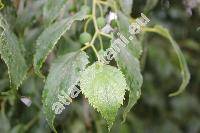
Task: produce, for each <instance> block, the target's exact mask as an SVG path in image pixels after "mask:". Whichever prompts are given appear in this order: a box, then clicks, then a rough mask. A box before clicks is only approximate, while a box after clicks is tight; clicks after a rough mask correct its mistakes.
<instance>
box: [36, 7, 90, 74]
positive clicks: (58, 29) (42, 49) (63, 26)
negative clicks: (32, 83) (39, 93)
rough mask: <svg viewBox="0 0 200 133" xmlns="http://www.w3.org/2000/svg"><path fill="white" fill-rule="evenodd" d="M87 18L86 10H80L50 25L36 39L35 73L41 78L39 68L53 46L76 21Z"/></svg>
mask: <svg viewBox="0 0 200 133" xmlns="http://www.w3.org/2000/svg"><path fill="white" fill-rule="evenodd" d="M86 17H87V10H85V9H82V10H81V11H80V12H78V13H76V14H75V15H74V16H72V17H70V18H67V19H64V20H61V21H59V22H56V23H54V24H52V25H50V26H49V27H48V28H47V29H45V30H44V31H43V33H42V34H41V35H40V36H39V37H38V39H37V42H36V43H37V46H36V53H35V55H34V68H35V72H36V73H37V74H38V75H40V76H42V74H41V73H40V68H41V67H42V64H43V62H44V61H45V59H46V57H47V55H48V54H49V53H50V52H51V51H52V50H53V48H54V46H55V45H56V43H57V42H58V40H59V39H60V38H61V36H62V35H63V34H64V33H65V32H66V31H67V30H69V29H70V27H71V25H72V23H73V22H74V21H76V20H83V19H85V18H86Z"/></svg>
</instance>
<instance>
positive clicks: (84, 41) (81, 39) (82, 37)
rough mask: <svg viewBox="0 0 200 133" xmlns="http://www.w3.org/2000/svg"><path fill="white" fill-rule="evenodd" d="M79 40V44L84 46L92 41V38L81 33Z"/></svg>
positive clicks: (87, 34) (85, 33)
mask: <svg viewBox="0 0 200 133" xmlns="http://www.w3.org/2000/svg"><path fill="white" fill-rule="evenodd" d="M79 40H80V42H81V43H83V44H85V43H87V42H90V41H91V40H92V36H91V35H90V34H89V33H87V32H83V33H81V35H80V38H79Z"/></svg>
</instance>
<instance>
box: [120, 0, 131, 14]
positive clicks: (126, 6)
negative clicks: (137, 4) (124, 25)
mask: <svg viewBox="0 0 200 133" xmlns="http://www.w3.org/2000/svg"><path fill="white" fill-rule="evenodd" d="M119 4H120V6H121V9H122V11H123V12H124V13H125V14H126V15H128V16H129V15H130V14H131V12H132V6H133V0H119Z"/></svg>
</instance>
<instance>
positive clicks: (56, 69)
mask: <svg viewBox="0 0 200 133" xmlns="http://www.w3.org/2000/svg"><path fill="white" fill-rule="evenodd" d="M87 64H88V56H87V55H86V53H84V52H73V53H68V54H65V55H63V56H61V57H59V58H58V59H56V60H55V62H54V63H53V64H52V66H51V68H50V72H49V75H48V77H47V81H46V83H45V87H44V91H43V97H42V99H43V108H44V114H45V116H46V118H47V121H48V123H49V125H50V127H51V128H52V129H54V126H53V121H54V118H55V112H54V111H53V110H52V106H53V104H54V103H55V102H58V101H59V100H58V95H59V94H61V92H62V91H64V92H65V93H66V94H67V95H68V96H69V94H70V92H71V89H69V88H71V87H72V86H74V85H76V83H77V81H78V80H79V77H80V71H82V70H83V69H84V68H85V67H86V65H87ZM54 130H55V129H54Z"/></svg>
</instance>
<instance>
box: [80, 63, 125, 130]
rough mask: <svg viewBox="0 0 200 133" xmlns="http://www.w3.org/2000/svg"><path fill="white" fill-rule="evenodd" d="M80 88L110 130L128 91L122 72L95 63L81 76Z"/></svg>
mask: <svg viewBox="0 0 200 133" xmlns="http://www.w3.org/2000/svg"><path fill="white" fill-rule="evenodd" d="M80 87H81V90H82V92H83V94H84V95H85V97H86V98H88V100H89V103H90V104H91V105H92V106H93V107H94V108H95V109H97V111H98V112H100V113H101V115H102V116H103V117H104V118H105V119H106V121H107V123H108V127H109V129H110V128H111V127H112V125H113V122H114V121H115V117H116V115H117V111H118V109H119V107H120V106H121V105H122V104H123V99H124V95H125V90H126V89H127V86H126V81H125V78H124V75H123V74H122V72H121V71H120V70H118V69H117V68H115V67H113V66H109V65H103V64H100V63H94V64H93V65H91V66H89V67H88V68H87V69H86V70H85V71H84V72H83V73H82V74H81V79H80Z"/></svg>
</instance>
